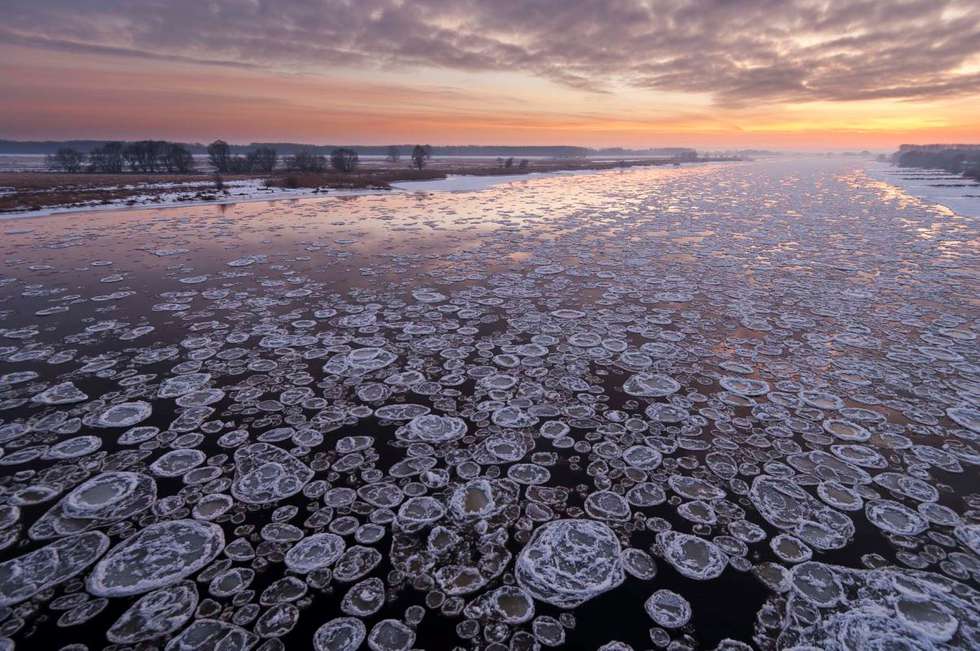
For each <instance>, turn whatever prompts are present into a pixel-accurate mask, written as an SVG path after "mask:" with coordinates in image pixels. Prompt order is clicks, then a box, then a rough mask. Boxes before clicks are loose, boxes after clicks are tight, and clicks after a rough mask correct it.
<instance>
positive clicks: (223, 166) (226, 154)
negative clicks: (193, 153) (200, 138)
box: [208, 140, 231, 172]
mask: <svg viewBox="0 0 980 651" xmlns="http://www.w3.org/2000/svg"><path fill="white" fill-rule="evenodd" d="M230 157H231V147H229V146H228V143H227V142H225V141H224V140H215V141H214V142H212V143H211V144H210V145H208V161H209V162H210V163H211V167H213V168H214V169H215V170H217V171H218V172H227V171H228V159H229V158H230Z"/></svg>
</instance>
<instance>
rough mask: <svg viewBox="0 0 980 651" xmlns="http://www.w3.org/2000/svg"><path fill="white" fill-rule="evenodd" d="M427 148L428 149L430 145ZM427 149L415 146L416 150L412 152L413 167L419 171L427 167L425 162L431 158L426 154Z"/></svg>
mask: <svg viewBox="0 0 980 651" xmlns="http://www.w3.org/2000/svg"><path fill="white" fill-rule="evenodd" d="M425 147H428V145H426V146H425ZM425 147H423V146H422V145H415V149H413V150H412V165H413V166H414V167H415V168H417V169H422V168H423V167H425V162H426V161H427V160H428V159H429V156H428V155H426V153H425Z"/></svg>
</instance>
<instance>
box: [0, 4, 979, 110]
mask: <svg viewBox="0 0 980 651" xmlns="http://www.w3.org/2000/svg"><path fill="white" fill-rule="evenodd" d="M5 5H6V8H5V15H4V21H5V29H3V30H0V42H8V43H17V44H19V45H25V44H30V45H32V46H33V47H39V48H48V49H60V50H69V51H70V50H77V51H83V50H84V51H89V52H95V53H102V54H108V55H113V56H123V57H134V58H149V59H162V60H173V61H180V62H193V63H205V64H208V65H233V66H257V67H263V68H268V69H273V70H296V69H299V70H303V71H317V70H329V69H331V68H334V67H337V66H343V67H361V68H367V69H370V68H379V69H385V70H392V69H394V70H405V71H406V72H410V71H411V70H413V69H415V68H419V67H426V68H442V69H450V70H460V71H471V72H487V71H489V72H509V71H516V72H521V73H525V74H530V75H534V76H537V77H540V78H543V79H548V80H550V81H553V82H556V83H559V84H562V85H565V86H568V87H572V88H576V89H581V90H585V91H588V92H607V91H608V90H609V89H611V88H614V87H616V86H617V85H618V86H632V87H637V88H649V89H656V90H661V91H679V92H686V93H698V94H704V95H707V96H710V97H711V98H713V100H714V102H715V103H716V104H717V105H720V106H734V107H740V106H747V105H748V106H751V105H755V104H773V103H781V102H800V101H854V100H865V99H878V98H890V99H903V100H919V99H932V98H935V97H937V96H943V97H948V96H957V95H970V94H976V93H977V89H978V88H980V73H977V71H976V70H971V69H970V68H969V66H968V64H969V63H970V61H971V60H973V61H976V60H977V57H978V56H980V3H977V2H976V0H661V1H654V0H588V1H587V0H524V1H518V0H493V1H489V0H487V1H478V0H356V1H354V2H350V1H348V0H209V1H208V2H202V1H201V0H147V1H144V2H132V1H131V0H7V2H6V3H5Z"/></svg>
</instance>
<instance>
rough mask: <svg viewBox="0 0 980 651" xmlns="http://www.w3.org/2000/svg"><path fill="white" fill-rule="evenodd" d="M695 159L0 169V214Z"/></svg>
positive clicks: (292, 194)
mask: <svg viewBox="0 0 980 651" xmlns="http://www.w3.org/2000/svg"><path fill="white" fill-rule="evenodd" d="M720 160H726V161H729V160H733V159H718V158H701V159H696V160H684V161H680V160H670V159H642V160H621V161H599V160H592V159H571V160H555V159H551V160H529V161H527V163H526V166H524V167H519V166H518V165H512V166H510V167H502V166H499V165H498V166H491V165H488V164H487V161H486V160H482V159H461V160H450V161H445V160H438V159H437V160H433V161H432V162H431V164H430V165H428V166H427V167H426V168H423V169H421V170H418V169H414V168H409V167H407V166H405V164H404V163H402V164H401V165H400V166H398V165H396V164H388V165H385V164H382V165H374V164H372V166H371V167H367V166H365V167H361V168H358V169H357V170H355V171H353V172H349V173H341V172H336V171H327V172H291V171H287V170H277V171H275V172H272V173H267V174H226V175H222V176H221V177H220V182H218V181H216V178H217V177H216V176H215V175H213V174H209V173H205V172H197V173H192V174H140V173H121V174H87V173H76V174H65V173H58V172H44V171H27V172H2V173H0V216H2V217H12V216H17V215H18V214H25V215H31V214H50V213H52V212H66V211H81V210H86V209H107V208H127V207H154V206H160V207H162V206H170V205H188V204H202V203H204V204H206V203H215V204H221V203H235V202H237V201H247V200H263V199H267V200H274V199H284V198H296V197H300V196H320V195H328V196H329V195H330V194H343V192H340V191H346V192H347V193H349V192H350V191H387V190H391V189H392V184H397V183H404V182H412V181H437V180H444V179H446V178H448V177H450V176H518V175H520V176H523V175H528V174H535V173H549V172H567V171H602V170H612V169H628V168H634V167H662V166H672V165H681V164H690V163H704V162H715V161H720Z"/></svg>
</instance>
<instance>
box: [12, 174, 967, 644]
mask: <svg viewBox="0 0 980 651" xmlns="http://www.w3.org/2000/svg"><path fill="white" fill-rule="evenodd" d="M978 238H980V229H978V225H977V219H976V218H972V217H963V216H958V215H957V214H955V213H954V212H953V211H951V210H948V209H944V208H942V207H940V206H936V205H932V204H929V203H927V202H924V201H921V200H918V199H915V198H913V197H911V196H909V195H907V194H905V193H904V192H903V191H901V190H898V189H897V188H896V187H894V186H892V185H889V184H888V183H886V182H883V181H880V180H875V179H874V178H872V177H870V176H869V175H868V174H867V173H866V171H865V169H864V168H863V167H862V165H861V164H857V163H853V162H840V161H836V162H835V161H813V162H806V161H800V162H792V161H784V160H780V161H776V162H757V163H747V164H739V165H707V166H701V167H692V168H686V169H669V170H668V169H646V170H634V171H629V172H623V173H619V172H613V173H601V174H594V175H581V176H560V177H553V178H539V179H533V180H527V181H520V182H517V183H513V184H507V185H501V186H497V187H493V188H490V189H487V190H484V191H482V192H472V193H452V194H447V193H439V194H415V195H410V194H401V195H397V196H366V197H355V198H349V199H326V200H323V199H316V200H297V201H292V202H285V201H283V202H277V203H269V204H254V203H253V204H242V205H237V206H227V207H224V208H221V209H219V208H217V207H213V206H212V207H196V208H174V209H168V210H140V211H121V212H104V213H91V214H73V215H64V216H55V217H46V218H39V219H26V220H19V221H16V222H8V223H5V224H2V225H0V259H2V261H3V266H2V268H0V448H2V450H0V451H2V454H0V649H11V648H13V647H14V645H15V644H16V647H17V648H18V649H20V648H37V649H71V650H72V651H81V650H82V649H93V650H94V649H102V648H107V647H109V648H112V649H118V650H122V649H133V648H138V649H162V648H165V649H167V650H168V651H177V650H188V649H201V650H211V649H219V648H220V649H229V650H231V649H236V650H237V649H261V650H262V651H276V650H279V649H284V648H288V649H307V648H314V649H317V650H318V651H326V650H340V649H356V648H370V649H372V650H374V651H395V650H407V649H411V648H425V649H448V648H452V647H461V648H481V649H491V650H498V651H499V650H503V649H535V648H549V647H564V648H569V649H596V648H599V647H603V645H607V646H605V647H603V648H606V649H610V650H623V649H628V648H633V649H652V648H671V649H687V648H704V649H714V648H719V649H746V648H764V649H769V648H783V649H789V648H796V649H816V648H818V649H862V650H863V649H871V648H876V649H885V648H888V649H932V648H935V649H945V648H959V649H976V648H980V614H978V608H980V592H978V590H977V588H978V584H977V579H978V577H980V557H978V554H980V524H978V523H980V480H978V473H977V467H978V466H977V464H978V463H980V442H978V437H980V347H978V343H977V337H978V334H980V321H978V314H980V298H978V291H977V290H978V287H980V240H978Z"/></svg>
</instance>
